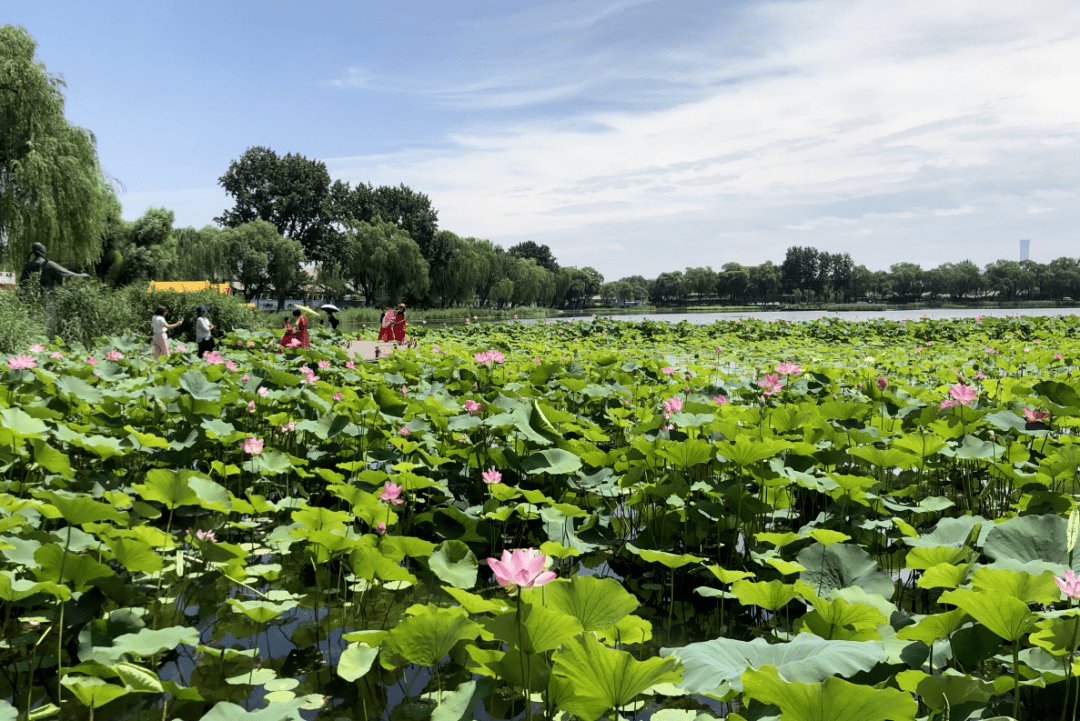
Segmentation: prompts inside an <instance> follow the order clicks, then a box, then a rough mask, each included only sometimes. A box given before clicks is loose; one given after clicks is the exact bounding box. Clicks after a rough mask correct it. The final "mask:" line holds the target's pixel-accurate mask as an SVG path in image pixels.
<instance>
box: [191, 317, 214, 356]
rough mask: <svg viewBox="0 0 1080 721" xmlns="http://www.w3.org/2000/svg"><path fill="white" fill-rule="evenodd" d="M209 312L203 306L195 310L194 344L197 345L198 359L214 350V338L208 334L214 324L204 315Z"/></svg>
mask: <svg viewBox="0 0 1080 721" xmlns="http://www.w3.org/2000/svg"><path fill="white" fill-rule="evenodd" d="M209 312H210V309H209V308H207V307H206V306H205V305H200V306H199V307H198V308H196V309H195V314H196V318H195V342H196V343H198V344H199V357H200V358H202V357H203V356H204V355H206V354H207V353H209V352H211V351H212V350H214V337H213V336H212V335H211V334H210V331H211V330H212V329H213V327H214V324H213V323H211V322H210V319H209V318H208V317H207V315H206V314H207V313H209Z"/></svg>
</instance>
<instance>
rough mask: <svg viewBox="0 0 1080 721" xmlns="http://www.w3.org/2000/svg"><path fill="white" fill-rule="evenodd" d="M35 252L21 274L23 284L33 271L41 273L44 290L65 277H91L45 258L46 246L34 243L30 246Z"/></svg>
mask: <svg viewBox="0 0 1080 721" xmlns="http://www.w3.org/2000/svg"><path fill="white" fill-rule="evenodd" d="M30 247H31V249H32V250H33V252H32V253H31V254H30V257H29V258H28V259H27V260H26V265H24V266H23V269H22V275H20V276H19V285H20V286H21V285H22V284H23V283H25V282H26V281H27V280H29V278H30V275H31V274H32V273H40V274H41V287H42V289H44V290H52V289H53V288H55V287H56V286H58V285H60V284H61V283H63V282H64V278H89V277H90V276H89V275H87V274H86V273H73V272H72V271H70V270H68V269H67V268H65V267H64V266H62V265H60V264H58V263H56V262H54V261H51V260H47V259H46V258H45V246H44V245H42V244H41V243H34V244H33V245H32V246H30Z"/></svg>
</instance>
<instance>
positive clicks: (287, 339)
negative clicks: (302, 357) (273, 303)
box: [281, 316, 296, 348]
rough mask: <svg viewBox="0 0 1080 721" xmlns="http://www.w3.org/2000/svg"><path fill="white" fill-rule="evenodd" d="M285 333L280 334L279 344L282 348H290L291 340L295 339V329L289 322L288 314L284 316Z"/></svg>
mask: <svg viewBox="0 0 1080 721" xmlns="http://www.w3.org/2000/svg"><path fill="white" fill-rule="evenodd" d="M284 326H285V335H283V336H281V346H282V347H283V348H291V347H292V342H293V341H294V340H296V331H295V330H293V327H292V325H291V324H290V323H289V316H285V323H284Z"/></svg>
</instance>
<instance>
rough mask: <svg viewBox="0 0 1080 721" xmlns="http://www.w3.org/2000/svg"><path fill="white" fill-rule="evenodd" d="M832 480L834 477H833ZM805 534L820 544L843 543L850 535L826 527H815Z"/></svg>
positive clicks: (848, 539)
mask: <svg viewBox="0 0 1080 721" xmlns="http://www.w3.org/2000/svg"><path fill="white" fill-rule="evenodd" d="M833 480H836V479H835V478H834V479H833ZM806 535H807V536H809V537H810V538H812V539H814V540H815V541H817V542H818V543H820V544H821V545H822V546H831V545H832V544H834V543H843V542H844V541H850V540H851V536H849V535H847V534H846V533H840V532H839V531H830V530H829V529H827V528H815V529H814V530H812V531H810V532H809V533H807V534H806Z"/></svg>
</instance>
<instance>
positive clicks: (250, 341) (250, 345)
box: [247, 340, 255, 348]
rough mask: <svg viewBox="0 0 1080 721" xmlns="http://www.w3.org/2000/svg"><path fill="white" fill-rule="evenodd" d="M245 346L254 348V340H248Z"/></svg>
mask: <svg viewBox="0 0 1080 721" xmlns="http://www.w3.org/2000/svg"><path fill="white" fill-rule="evenodd" d="M247 347H248V348H254V347H255V341H253V340H249V341H248V342H247Z"/></svg>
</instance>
